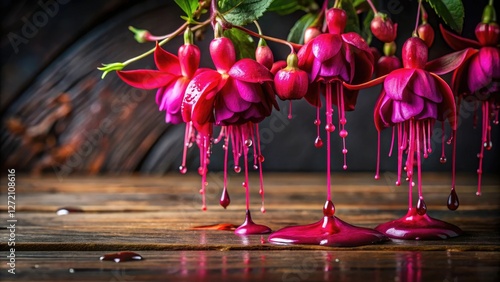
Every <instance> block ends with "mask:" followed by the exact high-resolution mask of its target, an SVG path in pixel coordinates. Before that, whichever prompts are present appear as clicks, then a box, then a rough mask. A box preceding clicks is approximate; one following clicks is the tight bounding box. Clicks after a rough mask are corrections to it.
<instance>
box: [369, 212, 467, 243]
mask: <svg viewBox="0 0 500 282" xmlns="http://www.w3.org/2000/svg"><path fill="white" fill-rule="evenodd" d="M375 230H378V231H380V232H381V233H384V234H385V235H387V236H388V237H390V238H395V239H405V240H438V239H447V238H453V237H457V236H458V235H460V234H462V230H461V229H460V228H459V227H457V226H455V225H453V224H451V223H447V222H444V221H441V220H438V219H434V218H432V217H430V216H429V215H427V214H424V215H419V214H418V213H417V209H415V208H412V209H410V210H408V213H407V214H406V215H405V216H403V217H402V218H399V219H396V220H393V221H389V222H386V223H383V224H380V225H379V226H377V227H376V228H375Z"/></svg>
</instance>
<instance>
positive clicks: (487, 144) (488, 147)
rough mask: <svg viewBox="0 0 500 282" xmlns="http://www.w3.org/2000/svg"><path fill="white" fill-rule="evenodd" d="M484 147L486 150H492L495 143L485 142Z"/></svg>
mask: <svg viewBox="0 0 500 282" xmlns="http://www.w3.org/2000/svg"><path fill="white" fill-rule="evenodd" d="M483 146H484V148H485V149H486V150H491V148H492V147H493V143H492V142H491V141H489V142H484V144H483Z"/></svg>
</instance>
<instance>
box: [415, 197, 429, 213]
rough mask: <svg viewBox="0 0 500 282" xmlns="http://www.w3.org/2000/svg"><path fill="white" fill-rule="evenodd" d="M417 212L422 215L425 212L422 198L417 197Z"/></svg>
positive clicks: (425, 208)
mask: <svg viewBox="0 0 500 282" xmlns="http://www.w3.org/2000/svg"><path fill="white" fill-rule="evenodd" d="M417 213H418V214H419V215H424V214H426V213H427V205H426V204H425V201H424V199H418V202H417Z"/></svg>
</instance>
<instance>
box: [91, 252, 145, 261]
mask: <svg viewBox="0 0 500 282" xmlns="http://www.w3.org/2000/svg"><path fill="white" fill-rule="evenodd" d="M99 259H100V260H111V261H114V262H124V261H133V260H142V256H141V255H140V254H138V253H134V252H129V251H124V252H118V253H112V254H105V255H104V256H102V257H100V258H99Z"/></svg>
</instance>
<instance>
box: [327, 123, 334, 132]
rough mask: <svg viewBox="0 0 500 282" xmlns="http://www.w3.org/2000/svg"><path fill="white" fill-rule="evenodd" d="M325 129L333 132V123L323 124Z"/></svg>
mask: <svg viewBox="0 0 500 282" xmlns="http://www.w3.org/2000/svg"><path fill="white" fill-rule="evenodd" d="M325 130H326V131H328V132H333V131H335V125H333V124H332V123H329V124H327V125H325Z"/></svg>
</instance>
